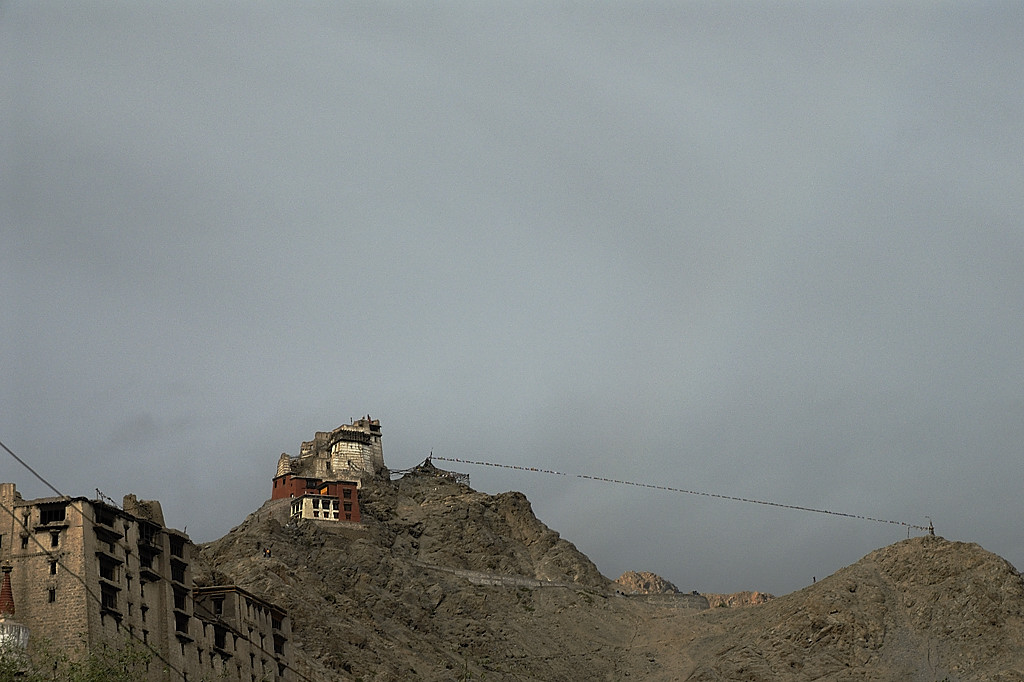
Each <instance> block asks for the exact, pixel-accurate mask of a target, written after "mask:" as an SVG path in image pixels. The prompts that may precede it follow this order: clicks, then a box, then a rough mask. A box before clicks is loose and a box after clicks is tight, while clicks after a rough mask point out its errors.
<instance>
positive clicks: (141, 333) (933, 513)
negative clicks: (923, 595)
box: [0, 1, 1024, 593]
mask: <svg viewBox="0 0 1024 682" xmlns="http://www.w3.org/2000/svg"><path fill="white" fill-rule="evenodd" d="M1021 36H1024V5H1021V4H1020V3H1017V2H1008V3H933V2H913V3H892V2H878V3H867V2H849V3H844V2H808V3H768V2H750V3H746V2H728V3H725V2H708V3H680V2H665V3H639V2H636V3H634V2H615V3H609V2H603V3H602V2H597V3H595V2H578V3H576V2H550V3H518V2H517V3H512V2H509V3H495V2H475V1H474V2H464V3H463V2H459V3H454V2H444V3H413V2H396V3H385V2H324V3H288V4H285V3H206V2H201V3H189V2H164V3H108V2H104V3H65V2H59V3H57V2H54V3H47V2H10V1H4V2H0V59H2V65H0V107H2V108H0V134H2V140H0V145H2V146H0V154H2V155H0V159H2V160H0V173H2V183H0V202H2V203H0V221H2V223H0V230H2V233H0V234H2V245H0V286H2V290H3V296H2V320H0V324H2V333H0V349H2V368H0V372H2V374H0V391H2V393H0V396H2V409H0V439H2V440H3V442H4V443H5V444H7V445H8V446H9V447H11V448H12V449H13V450H14V451H15V452H16V453H18V454H19V455H20V456H22V457H23V458H25V459H26V460H27V461H29V462H30V463H31V464H32V465H33V466H34V467H35V468H36V469H37V470H38V471H39V472H40V473H41V474H42V475H43V476H45V477H46V478H48V479H49V480H50V481H51V482H52V483H53V484H54V485H56V486H57V487H58V488H60V489H61V490H62V491H64V492H67V493H69V494H71V495H86V496H93V495H94V494H95V489H96V488H99V489H100V490H102V491H103V492H104V493H105V494H107V495H110V496H112V497H114V498H115V499H120V497H121V496H122V495H123V494H125V493H128V492H134V493H136V494H138V495H139V496H140V497H144V498H157V499H160V500H161V501H162V502H163V507H164V512H165V515H166V517H167V521H168V524H169V525H172V526H176V527H178V528H182V527H185V528H187V530H188V532H189V534H190V535H191V536H192V537H193V539H194V540H196V541H199V542H202V541H208V540H211V539H214V538H215V537H219V536H220V535H222V534H223V533H225V532H227V531H228V530H229V529H230V528H231V527H232V526H234V525H236V524H237V523H239V522H240V521H241V520H242V519H243V518H244V516H245V515H246V514H247V513H249V512H250V511H252V510H254V509H255V508H257V507H258V506H259V505H260V504H261V503H262V502H263V500H265V499H266V498H267V497H268V496H269V493H270V479H271V477H272V476H273V474H274V469H275V465H276V462H277V457H278V455H280V453H281V452H288V453H290V454H293V455H294V454H297V451H298V446H299V443H300V441H302V440H306V439H308V438H310V437H311V436H312V434H313V432H314V431H316V430H327V429H331V428H334V427H336V426H338V425H339V424H341V423H344V422H347V421H348V420H349V419H350V418H352V417H358V416H360V415H364V414H367V413H369V414H370V415H372V416H373V417H375V418H380V420H381V423H382V429H383V434H384V454H385V459H386V462H387V464H388V465H389V466H390V467H392V468H394V469H400V468H405V467H408V466H412V465H414V464H416V463H417V462H419V461H421V460H422V459H423V458H424V457H425V456H426V455H427V454H428V453H429V452H430V451H431V450H433V452H434V453H435V454H437V455H442V456H446V457H452V458H462V459H473V460H488V461H493V462H499V463H504V464H514V465H522V466H535V467H542V468H549V469H555V470H559V471H564V472H567V473H573V474H575V473H584V474H589V475H596V476H605V477H609V478H618V479H626V480H632V481H637V482H643V483H652V484H657V485H667V486H674V487H679V488H686V489H691V490H700V491H707V492H713V493H718V494H724V495H733V496H739V497H752V498H757V499H762V500H768V501H774V502H780V503H785V504H795V505H802V506H809V507H820V508H826V509H833V510H836V511H841V512H845V513H853V514H863V515H868V516H875V517H881V518H885V519H893V520H898V521H905V522H908V523H912V524H927V519H926V518H925V516H926V515H927V516H930V517H931V518H932V519H934V521H935V525H936V528H937V531H938V532H939V534H941V535H944V536H946V537H948V538H950V539H956V540H963V541H970V542H978V543H980V544H981V545H982V546H984V547H985V548H987V549H989V550H992V551H994V552H997V553H999V554H1001V555H1002V556H1004V557H1006V558H1007V559H1009V560H1010V561H1011V562H1013V563H1015V564H1016V565H1018V566H1021V565H1022V564H1024V524H1022V523H1021V504H1022V503H1021V498H1020V486H1021V482H1022V478H1024V476H1022V474H1024V458H1022V456H1021V443H1024V418H1022V416H1024V349H1022V339H1024V298H1022V292H1024V230H1022V227H1024V225H1022V222H1024V191H1022V190H1024V87H1022V84H1021V74H1024V41H1022V40H1021ZM449 468H455V469H457V470H459V469H460V467H457V466H451V465H449ZM461 470H464V471H465V472H466V473H469V474H470V475H471V476H472V482H473V485H474V487H475V488H477V489H479V490H482V491H485V492H489V493H498V492H502V491H505V490H522V491H524V492H525V493H526V494H527V495H528V497H529V498H530V500H531V501H532V502H533V506H534V510H535V511H536V512H537V514H538V516H539V517H540V518H541V519H542V520H543V521H545V522H546V523H547V524H548V525H550V526H551V527H553V528H554V529H556V530H558V531H559V532H560V533H562V535H563V536H564V537H566V538H567V539H569V540H571V541H573V542H575V543H576V544H577V546H578V547H579V548H580V549H581V550H583V551H584V552H586V553H587V554H588V555H589V556H590V557H591V558H592V559H593V560H594V561H595V562H596V563H597V565H598V567H599V568H600V569H601V570H602V572H604V573H605V574H606V575H608V576H609V577H612V578H614V577H616V576H618V575H619V574H620V573H621V572H623V571H625V570H651V571H655V572H657V573H659V574H661V575H663V576H664V577H666V578H668V579H669V580H672V581H674V582H675V583H676V584H678V585H679V587H680V588H682V589H685V590H690V589H699V590H703V591H733V590H740V589H760V590H765V591H773V592H776V593H784V592H788V591H791V590H793V589H797V588H799V587H801V586H803V585H805V584H808V583H810V581H811V579H812V576H817V577H819V578H820V577H822V576H824V575H828V574H830V573H832V572H834V571H835V570H837V569H839V568H841V567H842V566H845V565H847V564H849V563H852V562H853V561H855V560H857V559H858V558H860V557H861V556H863V555H864V554H866V553H868V552H869V551H871V550H873V549H875V548H877V547H880V546H883V545H886V544H888V543H891V542H894V541H897V540H900V539H903V538H905V537H906V534H907V530H906V529H905V528H903V527H900V526H892V525H882V524H874V523H869V522H864V521H856V520H846V519H841V518H837V517H829V516H823V515H817V514H809V513H805V512H794V511H786V510H781V509H775V508H768V507H760V506H756V505H748V504H743V503H737V502H727V501H722V500H717V499H712V498H706V497H697V496H689V495H682V494H676V493H666V492H661V491H651V490H643V489H639V488H631V487H623V486H615V485H611V484H602V483H594V482H589V481H584V480H580V479H574V478H567V477H554V476H539V475H525V474H517V473H514V472H510V471H502V470H497V469H485V468H479V467H469V466H464V467H461ZM0 478H2V479H4V480H14V481H16V482H17V483H18V485H19V489H20V490H21V491H22V492H23V494H25V495H26V496H27V497H35V496H42V495H46V494H48V491H47V490H46V489H45V488H44V487H43V486H42V485H41V484H40V483H38V481H35V480H33V479H32V477H31V476H30V474H28V472H26V471H24V470H23V469H21V468H20V467H19V466H18V465H17V464H16V463H15V462H14V461H13V460H11V459H10V458H6V459H0Z"/></svg>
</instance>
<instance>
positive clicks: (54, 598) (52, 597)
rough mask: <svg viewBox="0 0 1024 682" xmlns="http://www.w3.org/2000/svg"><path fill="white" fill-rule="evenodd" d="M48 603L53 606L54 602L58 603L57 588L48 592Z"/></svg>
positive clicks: (52, 588)
mask: <svg viewBox="0 0 1024 682" xmlns="http://www.w3.org/2000/svg"><path fill="white" fill-rule="evenodd" d="M46 601H48V602H49V603H51V604H52V603H53V602H55V601H57V588H56V587H51V588H50V589H48V590H46Z"/></svg>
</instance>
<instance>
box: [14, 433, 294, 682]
mask: <svg viewBox="0 0 1024 682" xmlns="http://www.w3.org/2000/svg"><path fill="white" fill-rule="evenodd" d="M0 448H3V449H4V450H5V451H6V452H7V454H9V455H10V456H11V457H13V458H14V459H15V460H16V461H17V462H18V463H19V464H21V465H22V466H23V467H25V468H26V469H28V471H29V472H31V474H32V475H33V476H35V477H36V478H38V479H39V480H40V481H42V483H43V485H45V486H46V487H47V488H49V489H50V490H52V491H53V492H54V493H56V494H57V496H58V497H61V498H63V499H65V500H67V501H68V502H71V503H72V506H74V508H75V509H77V510H78V513H79V514H81V515H82V518H84V519H85V520H87V521H89V522H90V523H91V524H93V525H96V519H94V518H92V517H91V516H90V515H89V514H87V513H86V511H85V507H84V506H83V505H77V506H76V505H74V504H73V503H74V502H77V501H78V500H75V499H74V498H71V497H68V496H67V495H65V494H64V493H62V492H61V491H59V490H57V488H56V487H55V486H54V485H53V484H52V483H50V482H49V481H47V480H46V479H45V478H43V477H42V476H41V475H40V474H39V473H38V472H37V471H36V470H35V469H33V468H32V467H31V466H29V465H28V463H27V462H25V460H23V459H22V458H21V457H18V455H16V454H15V453H14V451H13V450H11V449H10V448H9V447H7V446H6V445H4V444H3V443H2V442H0ZM96 492H97V493H99V490H97V491H96ZM101 494H102V493H101ZM0 507H2V508H3V510H4V511H6V512H7V513H8V514H9V515H10V516H11V518H12V519H14V521H15V522H16V523H18V524H19V525H20V526H21V527H22V528H23V529H24V530H25V532H26V534H27V535H28V536H29V537H31V538H32V540H33V542H35V543H36V544H37V545H39V548H40V549H41V550H42V551H43V553H45V554H46V555H47V556H49V557H50V559H51V560H52V561H56V562H57V565H58V566H60V568H61V569H62V570H63V571H65V572H67V573H68V574H69V575H71V576H73V577H74V578H75V579H76V580H78V582H80V583H81V584H82V587H84V588H85V591H86V594H87V595H88V596H89V597H91V598H92V599H94V600H95V601H96V602H97V603H98V604H99V605H100V606H101V607H102V606H103V600H102V599H101V598H100V597H98V596H96V594H95V592H94V591H93V590H92V588H90V587H89V585H88V584H87V583H86V582H85V579H84V578H83V577H81V576H80V575H78V574H77V573H75V572H74V571H73V570H71V569H70V568H68V567H67V565H66V564H65V563H64V562H63V561H61V560H60V557H59V556H56V555H55V554H53V553H52V552H50V550H49V549H47V548H46V547H45V546H43V544H42V543H41V542H40V541H39V539H38V538H37V537H36V536H35V533H32V532H31V531H30V530H29V528H28V526H26V525H25V523H24V522H23V521H21V520H20V519H18V518H17V517H16V516H15V514H14V512H13V511H12V510H11V509H8V508H7V506H6V505H4V504H2V503H0ZM196 620H201V619H200V618H196ZM217 621H218V622H220V623H222V624H224V625H226V626H228V627H230V626H229V625H228V624H227V623H226V622H225V621H223V619H222V618H217ZM232 630H235V628H232ZM235 631H236V632H238V635H239V636H240V637H241V638H242V639H243V640H245V641H246V642H248V643H249V644H250V646H251V647H252V648H254V649H256V650H258V651H261V652H263V653H264V654H266V655H267V656H269V657H270V658H271V659H274V660H275V661H276V654H272V653H271V652H270V651H268V650H267V649H265V648H264V647H263V646H262V645H260V644H257V643H256V642H254V641H253V640H251V639H250V638H249V637H248V636H246V635H245V634H243V633H241V632H240V631H237V630H235ZM127 632H128V635H129V636H130V637H132V638H133V639H135V640H137V641H138V642H140V643H141V644H143V645H144V646H145V647H146V648H147V649H148V650H149V651H150V652H152V653H153V655H154V656H156V657H157V658H158V659H159V660H160V661H161V662H162V663H164V664H165V665H166V666H167V667H168V668H169V669H171V670H173V671H174V672H176V673H177V674H178V675H180V676H181V678H182V679H183V680H187V679H188V676H187V675H186V674H185V673H184V672H183V671H181V670H178V669H177V668H175V667H174V665H173V664H172V663H171V662H170V661H168V660H167V659H166V658H164V657H163V656H162V655H161V654H160V652H159V651H158V650H156V649H154V648H153V646H152V645H151V644H149V643H148V642H146V641H144V640H142V639H140V638H139V637H138V636H137V635H135V633H133V632H132V631H131V630H127ZM284 666H285V667H286V668H288V669H289V670H291V671H292V672H293V673H295V674H296V675H297V676H298V677H300V678H301V679H302V680H303V681H304V682H314V680H312V679H310V678H309V677H307V676H306V675H304V674H303V673H302V671H300V670H298V669H297V668H295V667H293V666H292V665H290V664H289V663H285V664H284Z"/></svg>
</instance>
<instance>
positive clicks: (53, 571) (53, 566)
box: [50, 561, 57, 575]
mask: <svg viewBox="0 0 1024 682" xmlns="http://www.w3.org/2000/svg"><path fill="white" fill-rule="evenodd" d="M50 575H57V562H56V561H51V562H50Z"/></svg>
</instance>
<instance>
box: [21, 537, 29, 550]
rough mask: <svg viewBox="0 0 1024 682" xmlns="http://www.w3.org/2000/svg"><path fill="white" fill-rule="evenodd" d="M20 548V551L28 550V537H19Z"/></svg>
mask: <svg viewBox="0 0 1024 682" xmlns="http://www.w3.org/2000/svg"><path fill="white" fill-rule="evenodd" d="M21 548H22V549H28V536H27V535H22V536H21Z"/></svg>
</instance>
